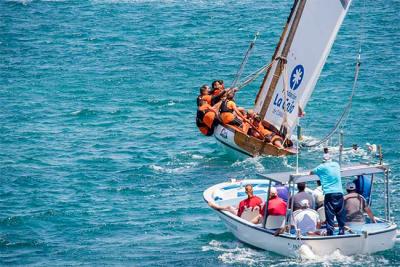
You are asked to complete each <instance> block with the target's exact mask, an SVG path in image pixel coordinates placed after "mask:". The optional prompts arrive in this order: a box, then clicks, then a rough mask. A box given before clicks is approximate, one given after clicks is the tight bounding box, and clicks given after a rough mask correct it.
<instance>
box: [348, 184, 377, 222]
mask: <svg viewBox="0 0 400 267" xmlns="http://www.w3.org/2000/svg"><path fill="white" fill-rule="evenodd" d="M346 191H347V195H345V196H344V197H343V198H344V207H345V210H346V225H347V226H350V227H351V226H352V225H353V226H354V225H356V224H364V223H365V219H364V211H365V212H366V213H367V214H368V216H369V218H370V219H371V222H373V223H376V220H375V217H374V214H373V213H372V211H371V209H370V207H369V206H368V204H367V202H366V201H365V199H364V197H363V196H362V195H360V194H358V193H357V192H356V185H355V184H354V183H352V182H350V183H347V185H346Z"/></svg>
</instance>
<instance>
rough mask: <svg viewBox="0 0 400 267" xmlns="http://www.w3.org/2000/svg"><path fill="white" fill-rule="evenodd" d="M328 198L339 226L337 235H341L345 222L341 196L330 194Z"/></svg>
mask: <svg viewBox="0 0 400 267" xmlns="http://www.w3.org/2000/svg"><path fill="white" fill-rule="evenodd" d="M330 198H331V201H330V203H331V205H332V207H333V209H334V214H335V216H336V220H337V222H338V226H339V235H343V234H344V224H345V221H346V211H345V209H344V200H343V194H340V193H337V194H332V195H331V196H330Z"/></svg>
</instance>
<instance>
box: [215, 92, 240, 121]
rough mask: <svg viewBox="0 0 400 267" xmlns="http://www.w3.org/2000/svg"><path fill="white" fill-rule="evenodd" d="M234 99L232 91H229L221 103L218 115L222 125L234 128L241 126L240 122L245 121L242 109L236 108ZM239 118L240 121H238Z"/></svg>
mask: <svg viewBox="0 0 400 267" xmlns="http://www.w3.org/2000/svg"><path fill="white" fill-rule="evenodd" d="M234 97H235V93H234V92H233V91H229V92H228V94H227V95H226V99H225V100H223V101H222V103H221V107H220V110H219V112H220V115H221V120H222V122H223V123H224V124H230V125H235V126H239V127H241V126H242V120H245V117H244V116H243V114H242V112H241V111H242V110H243V109H242V108H238V107H237V106H236V104H235V101H234V100H233V98H234ZM239 118H241V119H242V120H240V119H239Z"/></svg>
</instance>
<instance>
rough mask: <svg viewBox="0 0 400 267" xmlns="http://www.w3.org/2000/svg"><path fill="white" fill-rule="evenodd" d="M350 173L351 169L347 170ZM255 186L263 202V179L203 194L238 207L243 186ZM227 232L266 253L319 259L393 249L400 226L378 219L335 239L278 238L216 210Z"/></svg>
mask: <svg viewBox="0 0 400 267" xmlns="http://www.w3.org/2000/svg"><path fill="white" fill-rule="evenodd" d="M347 171H349V170H347ZM246 184H252V185H253V191H254V194H256V195H257V196H259V197H260V198H261V199H262V201H263V202H265V200H266V196H267V194H268V188H269V181H268V180H264V179H249V180H232V181H231V182H225V183H220V184H217V185H214V186H212V187H210V188H208V189H207V190H205V191H204V194H203V197H204V200H205V201H206V202H208V203H210V204H213V205H218V206H237V205H238V203H239V202H240V201H241V200H242V199H245V198H246V194H245V190H244V186H245V185H246ZM213 210H214V211H215V212H216V213H217V214H218V216H219V217H220V219H221V220H222V222H223V223H224V224H225V225H226V227H227V228H228V230H229V231H230V232H232V233H233V234H234V235H235V237H236V238H238V239H239V240H241V241H242V242H244V243H247V244H250V245H252V246H254V247H258V248H261V249H264V250H268V251H272V252H274V253H277V254H280V255H284V256H287V257H296V256H298V255H299V250H301V249H300V248H301V247H302V246H303V245H305V246H307V248H306V249H305V250H304V246H303V250H304V251H309V252H310V253H311V252H312V254H314V255H317V256H326V255H330V254H332V253H334V252H336V251H339V253H340V254H342V255H347V256H348V255H355V254H370V253H375V252H379V251H384V250H388V249H391V248H392V247H393V246H394V245H395V243H396V238H397V225H396V224H395V223H393V222H388V221H385V220H382V219H379V218H377V220H378V223H366V224H363V225H360V226H354V227H352V230H353V232H354V233H346V234H345V235H341V236H338V235H333V236H300V237H296V235H295V234H290V233H283V234H281V235H279V236H275V235H274V233H275V231H276V230H275V229H266V228H264V227H263V226H262V225H261V224H253V223H251V222H249V221H246V220H244V219H242V218H240V217H238V216H236V215H235V214H232V213H231V212H228V211H222V210H216V209H213Z"/></svg>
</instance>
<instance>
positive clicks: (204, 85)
mask: <svg viewBox="0 0 400 267" xmlns="http://www.w3.org/2000/svg"><path fill="white" fill-rule="evenodd" d="M207 87H208V85H207V84H203V85H202V86H201V87H200V94H201V93H202V92H203V91H204V90H206V89H207Z"/></svg>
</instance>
